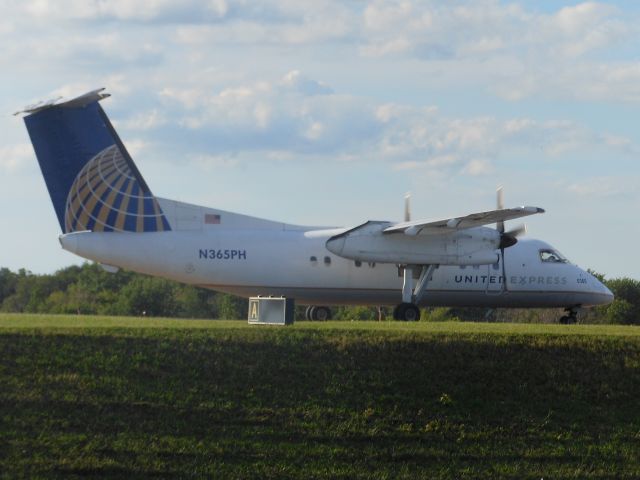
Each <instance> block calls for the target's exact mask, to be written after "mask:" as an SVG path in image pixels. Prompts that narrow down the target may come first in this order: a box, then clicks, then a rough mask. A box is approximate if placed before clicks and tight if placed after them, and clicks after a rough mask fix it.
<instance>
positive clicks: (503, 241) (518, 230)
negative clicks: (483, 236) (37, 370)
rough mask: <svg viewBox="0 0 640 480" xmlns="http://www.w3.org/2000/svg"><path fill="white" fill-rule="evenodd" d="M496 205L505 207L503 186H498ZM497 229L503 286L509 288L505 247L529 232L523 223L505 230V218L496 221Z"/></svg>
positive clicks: (500, 207)
mask: <svg viewBox="0 0 640 480" xmlns="http://www.w3.org/2000/svg"><path fill="white" fill-rule="evenodd" d="M496 206H497V209H498V210H503V209H504V191H503V189H502V187H498V190H497V191H496ZM496 230H498V232H500V244H499V245H498V247H499V248H500V257H501V258H502V288H503V289H504V290H505V291H506V290H507V271H506V263H507V262H506V261H505V258H504V250H505V248H509V247H513V246H514V245H515V244H516V243H518V237H520V236H522V235H524V234H526V233H527V226H526V225H525V224H524V223H522V224H520V225H518V226H517V227H515V228H512V229H510V230H507V231H505V228H504V220H501V221H499V222H497V223H496Z"/></svg>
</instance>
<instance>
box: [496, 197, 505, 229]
mask: <svg viewBox="0 0 640 480" xmlns="http://www.w3.org/2000/svg"><path fill="white" fill-rule="evenodd" d="M496 207H497V208H498V210H502V209H503V208H504V192H503V190H502V187H498V189H497V190H496ZM496 229H497V230H498V231H499V232H500V233H504V221H501V222H498V223H496Z"/></svg>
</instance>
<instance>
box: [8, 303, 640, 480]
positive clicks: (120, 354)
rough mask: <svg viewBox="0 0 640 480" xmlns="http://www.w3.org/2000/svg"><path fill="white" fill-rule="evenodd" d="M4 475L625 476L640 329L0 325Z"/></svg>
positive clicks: (638, 385)
mask: <svg viewBox="0 0 640 480" xmlns="http://www.w3.org/2000/svg"><path fill="white" fill-rule="evenodd" d="M0 387H1V389H0V477H5V478H19V477H29V478H31V477H47V478H50V477H60V478H68V477H73V476H74V475H77V476H83V477H84V476H100V477H121V478H137V477H166V478H177V477H179V478H201V477H215V478H420V477H422V478H479V477H482V478H488V477H491V478H496V477H511V478H528V477H530V478H541V477H544V478H637V477H638V476H640V457H639V455H640V406H639V405H638V402H639V398H640V329H638V328H633V327H606V326H550V325H510V324H466V323H453V324H452V323H443V324H425V323H420V324H406V323H395V322H392V323H388V322H383V323H377V322H372V323H338V322H329V323H326V324H317V323H299V324H296V325H295V326H293V327H287V328H278V327H262V326H248V325H247V324H246V322H220V321H189V320H186V321H185V320H158V319H131V318H128V319H127V318H125V319H123V318H91V317H52V316H18V315H2V316H0Z"/></svg>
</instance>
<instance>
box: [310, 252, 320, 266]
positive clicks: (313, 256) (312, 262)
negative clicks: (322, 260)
mask: <svg viewBox="0 0 640 480" xmlns="http://www.w3.org/2000/svg"><path fill="white" fill-rule="evenodd" d="M309 261H310V262H311V265H313V266H314V267H315V266H316V265H317V264H318V259H317V258H316V256H315V255H311V258H309Z"/></svg>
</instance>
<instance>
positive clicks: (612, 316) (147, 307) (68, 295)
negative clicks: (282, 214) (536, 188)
mask: <svg viewBox="0 0 640 480" xmlns="http://www.w3.org/2000/svg"><path fill="white" fill-rule="evenodd" d="M592 273H593V272H592ZM594 274H595V275H596V276H597V277H598V278H599V279H600V280H601V281H603V282H604V283H605V284H606V285H607V286H608V287H609V289H611V291H612V292H613V293H614V294H615V297H616V298H615V300H614V301H613V303H611V304H610V305H607V306H601V307H596V308H592V309H586V310H585V311H584V312H582V313H581V315H580V317H579V318H580V321H581V322H583V323H608V324H627V325H630V324H640V281H638V280H635V279H631V278H626V277H625V278H615V279H606V278H604V276H603V275H599V274H596V273H594ZM296 308H297V317H298V318H304V307H301V306H298V307H296ZM0 310H1V311H3V312H18V313H54V314H56V313H57V314H95V315H128V316H154V317H178V318H211V319H245V318H247V301H246V299H243V298H239V297H236V296H234V295H229V294H225V293H219V292H214V291H211V290H206V289H202V288H198V287H194V286H191V285H185V284H181V283H178V282H174V281H171V280H165V279H162V278H157V277H149V276H146V275H141V274H138V273H134V272H128V271H124V270H119V271H118V272H116V273H108V272H106V271H105V270H103V269H102V267H100V265H98V264H95V263H84V264H83V265H80V266H77V265H74V266H70V267H66V268H63V269H61V270H58V271H57V272H55V273H53V274H44V275H38V274H34V273H31V272H29V271H27V270H25V269H20V270H18V271H17V272H13V271H11V270H9V269H8V268H0ZM561 315H562V310H561V309H497V310H495V311H494V310H487V309H484V308H444V307H430V308H426V309H423V311H422V317H421V319H422V320H425V321H445V320H460V321H500V322H524V323H554V322H556V321H557V320H558V318H559V317H560V316H561ZM390 316H391V309H390V308H389V307H383V308H377V307H363V306H350V307H336V308H334V309H333V318H334V319H336V320H379V319H388V318H389V317H390Z"/></svg>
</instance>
